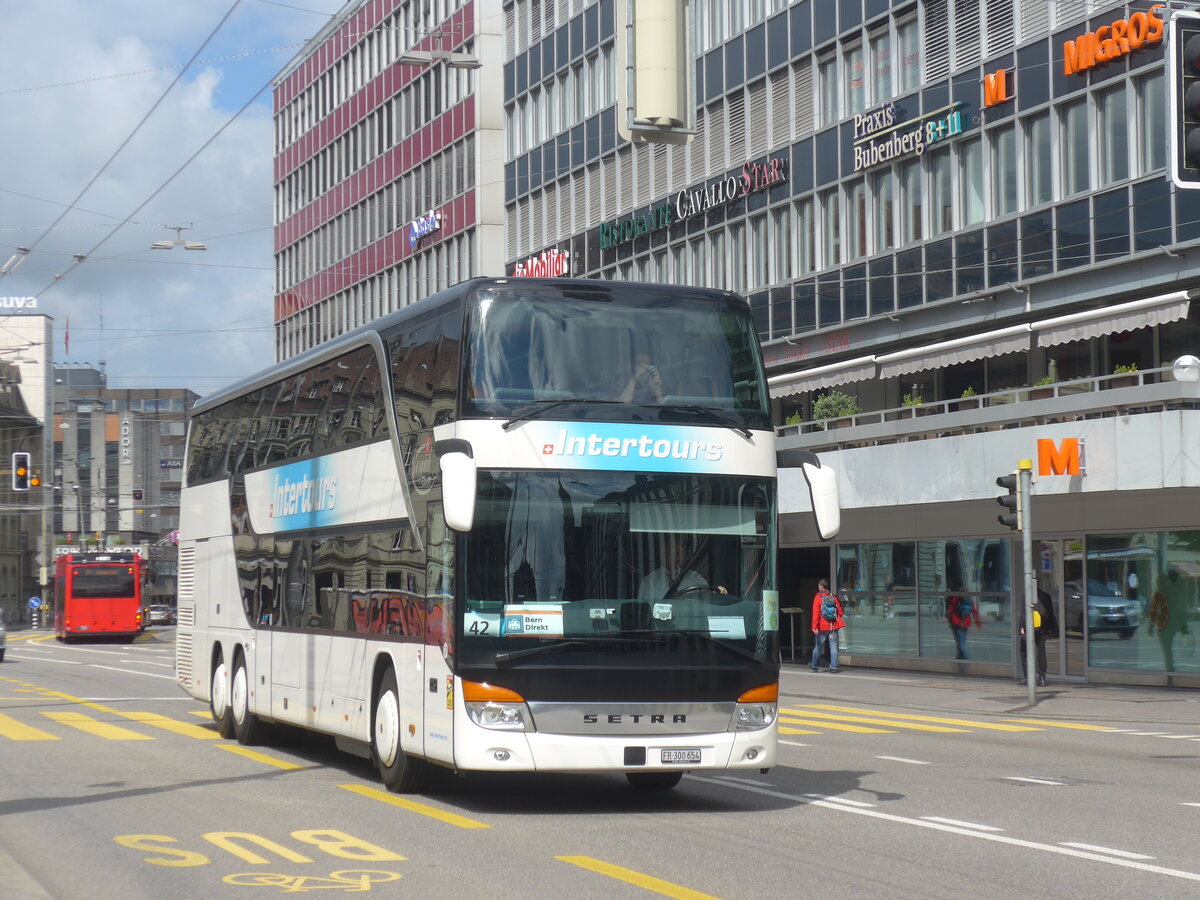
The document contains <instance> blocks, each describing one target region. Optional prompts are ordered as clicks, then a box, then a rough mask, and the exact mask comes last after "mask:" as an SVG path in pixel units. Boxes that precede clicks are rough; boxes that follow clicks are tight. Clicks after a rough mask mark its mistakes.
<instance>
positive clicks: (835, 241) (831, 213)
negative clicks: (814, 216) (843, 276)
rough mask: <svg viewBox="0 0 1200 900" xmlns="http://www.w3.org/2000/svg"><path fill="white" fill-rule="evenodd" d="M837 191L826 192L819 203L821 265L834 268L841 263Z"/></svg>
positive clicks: (840, 226) (839, 204)
mask: <svg viewBox="0 0 1200 900" xmlns="http://www.w3.org/2000/svg"><path fill="white" fill-rule="evenodd" d="M839 200H840V197H839V195H838V192H837V191H826V192H825V193H824V194H822V195H821V197H820V203H821V226H822V228H821V265H822V266H823V267H828V266H836V265H837V264H838V263H840V262H841V261H842V219H841V206H842V204H841V203H840V202H839Z"/></svg>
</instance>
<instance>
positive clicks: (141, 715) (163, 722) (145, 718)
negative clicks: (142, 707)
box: [118, 712, 221, 741]
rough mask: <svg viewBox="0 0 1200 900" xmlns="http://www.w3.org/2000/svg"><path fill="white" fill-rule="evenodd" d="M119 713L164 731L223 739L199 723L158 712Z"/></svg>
mask: <svg viewBox="0 0 1200 900" xmlns="http://www.w3.org/2000/svg"><path fill="white" fill-rule="evenodd" d="M118 715H122V716H124V717H125V718H127V719H132V720H133V721H134V722H142V723H144V724H146V725H153V726H154V727H155V728H161V729H163V731H170V732H173V733H175V734H182V735H183V736H184V737H190V738H196V739H197V740H201V741H216V740H220V739H221V736H220V735H219V734H217V733H216V732H215V731H212V730H211V729H208V728H201V727H200V726H199V725H193V724H192V723H191V722H179V721H176V720H175V719H172V718H169V717H167V716H160V715H159V714H158V713H151V712H123V713H118Z"/></svg>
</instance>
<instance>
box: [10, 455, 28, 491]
mask: <svg viewBox="0 0 1200 900" xmlns="http://www.w3.org/2000/svg"><path fill="white" fill-rule="evenodd" d="M31 478H32V476H31V475H30V473H29V454H28V453H26V452H24V451H23V450H18V451H17V452H15V453H13V455H12V489H13V490H14V491H27V490H29V488H30V485H31Z"/></svg>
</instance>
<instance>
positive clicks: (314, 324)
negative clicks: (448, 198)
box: [275, 229, 477, 359]
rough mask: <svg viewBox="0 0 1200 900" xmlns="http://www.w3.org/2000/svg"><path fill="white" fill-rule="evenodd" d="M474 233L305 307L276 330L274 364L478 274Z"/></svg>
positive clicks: (462, 234)
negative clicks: (476, 270)
mask: <svg viewBox="0 0 1200 900" xmlns="http://www.w3.org/2000/svg"><path fill="white" fill-rule="evenodd" d="M476 252H477V250H476V241H475V231H474V230H473V229H469V230H467V231H463V232H459V233H458V234H455V235H453V236H452V237H449V238H446V239H444V240H441V241H438V242H437V243H436V244H434V245H433V246H432V247H430V248H429V251H428V252H426V253H419V254H417V255H416V256H410V257H409V258H407V259H405V260H404V261H403V262H400V263H397V264H396V265H394V266H391V267H389V268H387V269H385V270H383V271H382V272H377V273H375V274H374V275H371V276H369V277H367V278H364V279H362V280H361V281H359V282H357V283H356V284H354V285H352V286H350V287H349V288H347V289H346V290H344V291H339V292H338V293H336V294H333V295H332V296H330V297H327V298H325V299H323V300H321V301H320V302H319V303H314V304H313V305H312V306H308V307H305V308H304V309H302V310H300V311H299V312H297V313H295V314H294V315H291V316H289V317H288V318H287V319H284V320H283V321H281V322H278V323H277V324H276V326H275V358H276V359H288V358H289V357H292V356H295V355H296V354H297V353H301V352H302V351H304V350H308V349H310V348H312V347H315V346H316V345H317V344H320V343H323V342H324V341H327V340H330V339H331V338H334V337H337V336H338V335H339V334H344V333H345V332H347V331H350V330H352V329H354V328H357V327H358V326H359V325H364V324H366V323H367V322H370V321H372V320H374V319H377V318H379V317H380V316H382V315H384V314H385V313H389V312H393V311H395V310H397V309H402V308H403V307H405V306H407V305H409V304H410V303H416V302H417V301H418V300H421V299H424V298H425V297H428V296H430V295H431V294H435V293H437V292H438V291H440V290H444V289H445V288H448V287H450V286H451V285H454V284H458V283H459V282H460V281H466V280H467V279H468V278H471V277H472V276H473V275H475V274H477V273H476V272H475V271H474V270H473V261H474V260H475V258H476Z"/></svg>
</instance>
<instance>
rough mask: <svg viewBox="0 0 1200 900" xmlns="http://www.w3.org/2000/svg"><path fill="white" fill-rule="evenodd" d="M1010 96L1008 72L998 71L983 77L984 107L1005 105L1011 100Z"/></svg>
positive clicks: (1005, 70) (1004, 70)
mask: <svg viewBox="0 0 1200 900" xmlns="http://www.w3.org/2000/svg"><path fill="white" fill-rule="evenodd" d="M1011 99H1012V98H1011V97H1009V96H1008V70H1007V69H997V70H996V71H995V72H993V73H992V74H991V75H984V76H983V105H984V107H988V106H995V105H996V104H998V103H1003V102H1004V101H1005V100H1011Z"/></svg>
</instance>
